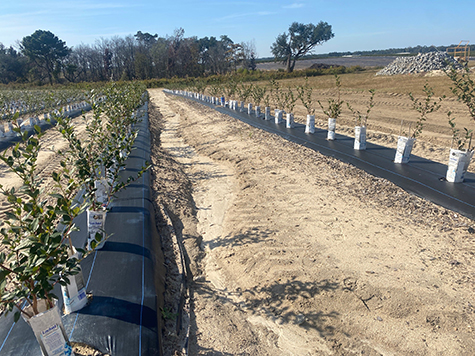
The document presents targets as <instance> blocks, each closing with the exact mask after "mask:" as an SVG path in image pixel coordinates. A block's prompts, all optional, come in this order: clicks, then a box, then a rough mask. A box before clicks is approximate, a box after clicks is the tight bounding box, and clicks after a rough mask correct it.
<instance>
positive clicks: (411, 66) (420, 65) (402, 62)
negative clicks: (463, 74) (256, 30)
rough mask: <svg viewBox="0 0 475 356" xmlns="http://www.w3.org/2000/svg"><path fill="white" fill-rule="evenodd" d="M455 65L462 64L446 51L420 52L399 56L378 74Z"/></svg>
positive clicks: (414, 72)
mask: <svg viewBox="0 0 475 356" xmlns="http://www.w3.org/2000/svg"><path fill="white" fill-rule="evenodd" d="M452 64H453V65H455V66H456V67H457V68H461V65H460V64H459V63H458V62H457V61H456V60H455V59H454V58H453V57H451V56H449V55H448V54H447V53H445V52H429V53H419V54H418V55H417V56H414V57H397V58H396V59H395V60H394V61H392V62H391V63H389V64H388V65H387V66H386V67H384V68H383V69H381V70H380V71H379V72H378V73H376V75H396V74H416V73H422V72H431V71H433V70H441V69H444V68H447V67H448V66H449V67H450V66H451V65H452Z"/></svg>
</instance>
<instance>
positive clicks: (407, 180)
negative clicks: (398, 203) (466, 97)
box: [186, 97, 475, 220]
mask: <svg viewBox="0 0 475 356" xmlns="http://www.w3.org/2000/svg"><path fill="white" fill-rule="evenodd" d="M186 99H189V100H193V101H196V102H198V103H201V104H203V105H206V106H208V107H211V108H214V109H216V110H217V111H219V112H221V113H224V114H227V115H229V116H231V117H233V118H235V119H238V120H241V121H243V122H245V123H247V124H249V125H251V126H254V127H256V128H259V129H262V130H265V131H268V132H271V133H274V134H277V135H279V136H281V137H283V138H285V139H287V140H289V141H292V142H295V143H298V144H300V145H302V146H305V147H308V148H310V149H313V150H315V151H318V152H321V153H322V154H324V155H326V156H331V157H335V158H337V159H339V160H341V161H343V162H346V163H350V164H352V165H354V166H356V167H358V168H361V169H363V170H365V171H366V172H368V173H370V174H372V175H374V176H376V177H381V178H385V179H387V180H389V181H391V182H393V183H394V184H396V185H398V186H399V187H401V188H403V189H404V190H406V191H408V192H410V193H412V194H414V195H417V196H419V197H421V198H424V199H427V200H429V201H432V202H434V203H435V204H438V205H440V206H442V207H444V208H447V209H450V210H453V211H455V212H457V213H460V214H462V215H464V216H466V217H468V218H470V219H472V220H473V219H475V174H473V173H467V174H466V175H465V181H464V182H463V183H450V182H447V181H446V179H445V175H446V172H447V165H445V164H441V163H437V162H433V161H430V160H427V159H424V158H422V157H418V156H414V155H411V158H410V161H409V163H406V164H398V163H394V156H395V154H396V147H394V149H393V148H387V147H383V146H378V145H375V144H372V143H371V142H367V145H366V147H367V148H366V150H365V151H358V150H355V149H353V143H354V138H353V137H348V136H344V135H339V134H337V135H336V140H335V141H328V140H327V139H326V137H327V130H322V129H318V128H315V133H314V134H307V133H305V125H302V124H298V123H295V127H294V128H292V129H290V128H286V124H285V120H284V122H283V123H281V124H276V123H275V122H274V117H272V120H270V121H266V120H264V119H263V118H256V116H255V115H254V114H251V115H248V114H247V108H246V112H243V113H241V112H238V111H234V110H231V109H229V108H227V107H223V106H216V105H214V104H211V103H207V102H204V101H201V100H197V99H192V98H189V97H186ZM262 116H263V115H262ZM337 131H338V126H337ZM448 160H449V152H447V161H448Z"/></svg>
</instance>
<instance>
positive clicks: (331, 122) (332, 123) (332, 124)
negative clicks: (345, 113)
mask: <svg viewBox="0 0 475 356" xmlns="http://www.w3.org/2000/svg"><path fill="white" fill-rule="evenodd" d="M335 129H336V119H332V118H330V117H329V118H328V133H327V140H330V141H333V140H334V139H335Z"/></svg>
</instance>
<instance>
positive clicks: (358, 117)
mask: <svg viewBox="0 0 475 356" xmlns="http://www.w3.org/2000/svg"><path fill="white" fill-rule="evenodd" d="M369 93H370V94H371V96H370V97H369V102H368V107H367V108H366V112H365V113H364V114H362V113H361V112H360V111H359V110H355V109H353V107H352V106H351V105H350V103H346V105H347V106H348V109H349V110H350V111H351V112H352V113H353V115H354V116H355V124H356V126H366V124H367V122H368V118H369V113H370V112H371V109H372V108H373V107H374V94H375V90H374V89H370V90H369Z"/></svg>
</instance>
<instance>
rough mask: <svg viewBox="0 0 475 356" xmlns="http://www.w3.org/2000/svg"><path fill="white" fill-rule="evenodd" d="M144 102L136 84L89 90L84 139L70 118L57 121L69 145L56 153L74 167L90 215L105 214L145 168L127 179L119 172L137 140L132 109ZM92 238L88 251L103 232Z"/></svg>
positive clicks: (140, 89)
mask: <svg viewBox="0 0 475 356" xmlns="http://www.w3.org/2000/svg"><path fill="white" fill-rule="evenodd" d="M144 100H146V97H145V96H144V88H143V87H142V86H141V85H137V84H128V85H125V84H124V85H117V84H111V85H109V86H108V87H107V88H105V89H104V90H103V91H100V92H98V91H94V90H93V91H90V92H89V94H88V99H87V101H88V102H89V104H90V105H91V107H92V114H91V115H83V120H84V121H85V123H86V130H85V136H84V137H80V136H79V135H78V134H77V132H76V129H75V126H74V124H73V120H72V119H71V118H68V117H59V118H57V122H58V125H57V128H58V130H59V131H60V132H61V134H62V135H63V136H64V137H65V138H66V140H67V141H68V144H69V146H68V149H67V150H64V151H62V152H59V153H60V154H61V155H62V156H63V157H64V158H65V159H67V160H69V161H70V163H71V164H72V165H74V166H75V167H76V170H77V172H78V173H77V178H78V179H79V180H80V181H82V182H84V188H85V197H86V199H87V200H88V201H90V204H91V206H90V211H92V212H101V211H102V212H105V211H106V210H107V208H108V207H109V205H110V203H111V202H112V200H113V197H114V196H115V195H116V194H117V193H118V192H119V191H120V190H122V189H124V188H126V187H127V186H128V185H129V184H131V183H133V182H134V181H136V180H137V179H139V178H140V177H141V176H142V175H143V174H144V173H145V171H146V170H147V169H148V168H149V164H148V163H146V164H145V165H144V166H143V167H141V169H139V171H138V172H137V173H135V174H134V175H131V176H128V177H127V178H124V177H123V174H122V173H121V172H122V171H123V168H124V167H125V162H126V160H127V157H128V155H129V154H130V152H131V150H132V148H133V144H134V142H135V139H136V137H137V131H136V130H135V125H136V124H137V122H138V120H139V116H138V115H137V113H136V111H135V110H136V108H137V107H139V106H141V105H142V104H143V103H144ZM93 237H94V239H93V240H92V241H91V244H90V246H89V248H92V249H93V248H95V247H96V245H97V244H98V243H100V242H101V241H102V240H103V239H104V237H105V236H104V231H99V232H97V233H95V236H93Z"/></svg>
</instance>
